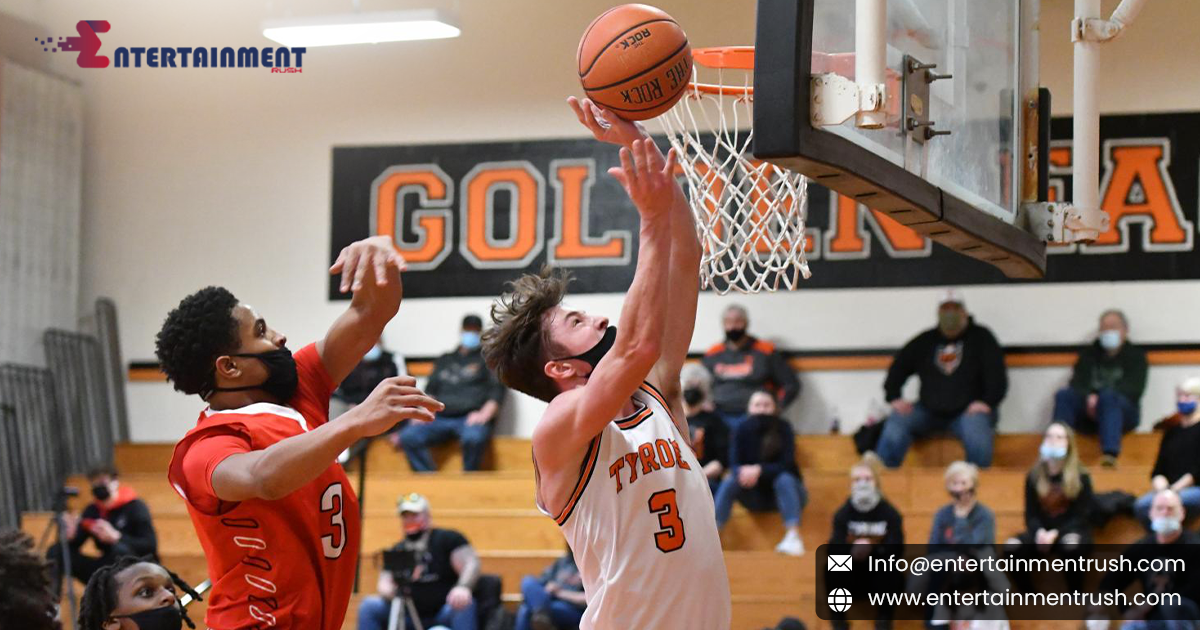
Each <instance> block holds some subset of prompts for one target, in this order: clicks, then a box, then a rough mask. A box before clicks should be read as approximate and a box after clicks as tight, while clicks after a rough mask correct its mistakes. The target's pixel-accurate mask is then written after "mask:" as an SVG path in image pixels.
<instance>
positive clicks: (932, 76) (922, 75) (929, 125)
mask: <svg viewBox="0 0 1200 630" xmlns="http://www.w3.org/2000/svg"><path fill="white" fill-rule="evenodd" d="M934 68H937V64H936V63H921V61H920V60H918V59H916V58H915V57H912V56H910V55H904V66H903V69H904V81H903V83H902V85H903V86H904V94H903V101H904V130H905V131H906V132H908V137H909V138H912V140H913V142H916V143H918V144H925V142H926V141H928V140H931V139H933V138H935V137H937V136H948V135H950V131H948V130H944V129H935V128H934V125H936V124H937V123H936V122H934V121H932V120H930V119H929V86H930V84H932V83H933V82H934V81H940V80H942V79H949V78H951V77H952V76H954V75H950V74H938V73H936V72H934V71H933V70H934Z"/></svg>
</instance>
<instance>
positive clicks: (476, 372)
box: [400, 315, 504, 472]
mask: <svg viewBox="0 0 1200 630" xmlns="http://www.w3.org/2000/svg"><path fill="white" fill-rule="evenodd" d="M482 331H483V320H481V319H480V318H479V316H478V315H467V316H466V317H464V318H463V321H462V332H461V334H460V336H459V344H458V348H456V349H455V350H454V351H452V352H448V353H446V354H443V355H442V356H440V357H438V359H437V361H436V362H435V363H434V364H433V373H432V374H430V375H429V382H427V383H426V384H425V393H427V394H429V395H430V396H433V397H434V398H436V399H438V400H439V401H441V402H442V403H443V404H445V405H446V408H445V409H443V410H442V411H441V412H440V413H438V414H437V417H436V418H434V419H433V422H430V423H411V424H409V426H407V427H405V428H404V429H402V430H401V431H400V442H401V445H402V446H403V448H404V453H405V455H407V456H408V465H409V466H411V467H412V469H413V470H415V471H417V472H430V471H433V470H436V465H435V464H434V462H433V456H432V455H431V454H430V453H429V447H430V446H434V445H437V444H441V443H443V442H448V441H450V440H453V439H454V438H456V437H457V438H458V439H459V441H461V442H462V452H463V470H479V465H480V463H481V462H482V461H483V452H484V450H485V449H486V448H487V445H488V441H489V440H491V437H492V426H493V420H495V418H496V412H498V411H499V410H500V402H501V401H502V400H503V399H504V386H503V385H501V384H500V381H499V380H497V379H496V375H495V374H493V373H492V371H491V370H489V369H488V368H487V365H486V364H484V362H483V354H482V353H481V352H480V350H479V339H480V337H479V335H480V333H481V332H482Z"/></svg>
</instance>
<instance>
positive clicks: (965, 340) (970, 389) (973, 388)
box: [883, 320, 1008, 422]
mask: <svg viewBox="0 0 1200 630" xmlns="http://www.w3.org/2000/svg"><path fill="white" fill-rule="evenodd" d="M913 374H916V375H917V376H918V377H919V378H920V379H921V395H920V403H921V406H922V407H925V408H926V409H928V410H929V412H930V413H932V414H934V415H936V416H941V417H953V416H957V415H959V414H961V413H962V412H963V411H965V410H966V408H967V406H968V405H970V404H971V403H972V402H973V401H976V400H982V401H983V402H985V403H987V404H988V405H989V406H990V407H991V408H992V410H993V412H994V411H995V410H996V408H997V407H999V406H1000V401H1002V400H1004V395H1005V393H1007V391H1008V375H1007V373H1006V372H1005V368H1004V352H1003V350H1001V349H1000V344H999V343H998V342H997V341H996V337H995V336H993V335H992V332H991V331H990V330H988V329H987V328H984V327H983V326H980V325H978V324H976V323H975V321H974V320H971V321H970V322H969V323H968V324H967V329H966V330H964V331H963V333H962V334H961V335H959V336H958V338H957V339H953V340H951V339H947V338H946V337H945V336H943V335H942V333H941V331H940V330H938V329H937V328H933V329H931V330H926V331H925V332H923V333H921V334H919V335H917V336H916V337H914V338H913V339H912V341H909V342H908V343H907V344H905V346H904V347H903V348H901V349H900V352H898V353H897V354H896V357H895V358H894V359H893V360H892V365H891V367H889V368H888V373H887V379H886V380H885V381H884V383H883V391H884V395H885V396H886V398H887V401H888V402H892V401H893V400H896V399H897V398H900V389H901V388H902V387H904V382H905V381H907V380H908V377H910V376H912V375H913ZM992 421H993V422H995V414H994V413H993V416H992Z"/></svg>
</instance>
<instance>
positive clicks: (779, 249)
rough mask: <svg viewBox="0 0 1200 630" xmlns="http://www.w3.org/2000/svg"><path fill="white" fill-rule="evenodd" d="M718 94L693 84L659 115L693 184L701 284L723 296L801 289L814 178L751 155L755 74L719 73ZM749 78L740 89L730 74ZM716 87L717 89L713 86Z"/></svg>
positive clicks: (805, 274)
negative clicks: (810, 185)
mask: <svg viewBox="0 0 1200 630" xmlns="http://www.w3.org/2000/svg"><path fill="white" fill-rule="evenodd" d="M716 73H717V82H716V84H715V85H717V86H723V87H724V88H727V89H722V90H720V91H719V92H717V93H710V92H709V91H705V90H701V89H698V88H696V87H694V85H695V83H696V76H695V70H693V86H691V87H689V88H688V91H687V94H686V95H685V96H684V97H683V98H682V99H680V100H679V103H677V104H676V105H675V107H673V108H672V109H671V110H670V111H668V112H667V113H666V114H663V115H662V116H660V117H659V119H658V120H659V121H660V123H661V124H662V126H663V129H664V130H665V131H666V132H667V136H668V137H669V139H670V141H671V146H672V147H674V148H675V151H676V153H678V154H679V164H680V165H681V166H682V168H683V172H684V175H685V176H686V178H687V182H688V195H689V198H690V199H691V204H692V211H693V212H694V213H695V216H696V225H697V229H698V231H699V235H700V244H701V247H702V249H703V257H702V259H701V262H700V278H701V286H702V287H704V288H712V289H713V290H714V291H716V292H717V293H719V294H722V295H724V294H726V293H729V292H730V291H739V292H742V293H758V292H760V291H777V290H779V289H780V288H786V289H788V290H792V289H795V288H796V287H797V285H798V284H799V280H800V277H801V276H803V277H804V278H808V277H809V276H810V275H811V272H810V271H809V269H808V260H807V259H806V258H805V246H806V237H805V225H804V223H805V217H806V215H807V208H808V180H807V179H806V178H805V177H804V176H802V175H800V174H799V173H795V172H792V171H789V170H787V169H784V168H780V167H777V166H775V165H773V164H771V163H769V162H763V161H760V160H756V159H754V156H752V155H751V154H750V143H751V140H752V138H753V130H751V129H749V125H750V123H751V121H752V120H753V117H752V113H753V106H754V98H753V95H752V91H751V89H750V87H751V80H750V73H749V72H742V71H736V70H718V71H716ZM730 74H737V75H744V76H742V77H740V78H741V81H740V82H739V83H737V84H733V85H731V84H729V83H725V82H724V80H725V78H726V77H725V76H722V75H730ZM710 89H711V88H710Z"/></svg>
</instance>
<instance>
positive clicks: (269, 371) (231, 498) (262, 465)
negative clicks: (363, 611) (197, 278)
mask: <svg viewBox="0 0 1200 630" xmlns="http://www.w3.org/2000/svg"><path fill="white" fill-rule="evenodd" d="M403 268H404V261H403V259H402V258H401V257H400V256H399V254H397V253H396V251H395V249H394V247H393V246H392V242H391V241H390V240H389V239H388V238H387V237H374V238H369V239H366V240H363V241H359V242H357V243H354V244H352V245H350V246H349V247H347V248H346V249H344V250H342V252H341V255H340V256H339V257H338V260H337V262H336V263H335V264H334V265H333V267H332V268H331V269H330V272H331V273H335V274H336V273H341V274H342V283H341V289H342V291H343V292H345V291H347V290H351V291H353V299H352V300H351V302H350V307H349V308H348V309H347V310H346V312H345V313H343V314H342V315H341V316H340V317H338V318H337V320H335V321H334V323H333V325H332V326H331V327H330V328H329V331H328V332H327V333H326V335H325V337H324V338H323V339H321V340H319V341H317V342H316V343H311V344H309V345H307V346H304V347H303V348H301V349H300V350H298V351H297V352H296V354H295V355H294V356H293V355H292V353H291V351H290V350H288V348H287V345H286V344H287V338H286V337H284V336H283V335H282V334H280V333H278V332H277V331H275V330H274V329H272V328H270V327H269V326H268V325H267V323H266V320H264V319H263V317H262V316H261V315H260V314H259V313H258V312H257V311H255V310H254V308H253V307H251V306H249V305H247V304H245V303H243V302H239V301H238V300H237V298H235V297H234V296H233V295H232V294H231V293H230V292H229V291H227V290H225V289H223V288H219V287H208V288H205V289H201V290H200V291H197V292H196V293H194V294H192V295H190V296H188V297H186V298H184V299H183V301H182V302H180V304H179V306H178V308H176V309H175V310H173V311H171V313H170V314H168V315H167V319H166V321H165V322H164V324H163V327H162V330H161V331H160V332H159V334H158V338H157V354H158V358H159V360H160V361H161V362H162V366H163V371H164V372H165V373H166V374H167V377H168V378H169V379H170V380H171V382H172V383H173V384H174V386H175V389H177V390H179V391H182V392H184V393H186V394H196V395H199V396H200V397H201V398H202V399H203V400H204V401H206V402H207V403H208V407H207V408H206V409H205V410H204V411H202V412H201V413H200V418H199V421H198V422H197V424H196V427H195V428H193V429H192V430H191V431H189V432H188V434H187V435H186V436H185V437H184V438H183V439H182V440H181V441H180V442H179V444H177V445H176V447H175V453H174V456H173V458H172V460H171V465H170V469H169V472H168V478H169V479H170V481H171V484H172V486H173V487H174V488H175V490H176V491H177V492H178V493H179V495H180V496H182V497H183V498H184V500H185V501H186V502H187V508H188V513H189V514H190V516H191V519H192V524H193V525H194V526H195V528H196V534H197V536H198V537H199V538H200V543H201V545H202V546H203V548H204V554H205V557H206V558H207V560H208V574H209V577H210V579H212V581H213V588H212V592H211V594H210V597H209V607H208V612H207V617H206V619H205V621H206V623H207V626H208V627H209V628H211V629H213V630H251V629H254V630H260V629H266V628H294V629H297V630H299V629H303V630H309V629H312V630H340V629H341V627H342V621H343V619H344V617H345V614H346V607H347V606H348V604H349V601H350V594H351V590H352V588H353V584H354V569H355V565H356V564H357V561H358V551H359V544H360V537H361V532H360V523H359V516H358V499H357V497H356V496H355V494H354V491H353V489H352V488H351V485H350V482H349V479H347V477H346V474H345V472H344V471H343V470H342V468H341V466H339V465H338V464H337V463H336V461H335V460H336V458H337V456H338V454H339V453H341V452H342V451H343V450H345V449H346V448H348V447H349V446H350V445H351V444H353V443H354V442H356V441H358V440H359V439H361V438H365V437H370V436H375V435H379V434H381V433H383V432H385V431H387V430H388V429H391V428H392V427H393V426H395V424H396V423H398V422H400V421H402V420H406V419H412V420H417V421H431V420H433V414H434V413H435V412H437V411H440V410H441V404H440V403H438V402H437V401H435V400H433V399H432V398H430V397H428V396H426V395H425V394H424V393H423V392H421V391H420V390H418V389H417V388H416V387H414V385H415V381H414V380H413V379H412V378H410V377H405V376H398V377H393V378H389V379H386V380H384V381H383V382H382V383H380V384H379V386H378V387H376V388H375V390H374V391H373V392H372V393H371V395H370V396H369V397H368V398H367V400H366V401H364V402H363V404H361V405H358V406H357V407H355V408H354V409H352V410H351V411H349V412H347V413H346V414H344V415H343V416H341V417H340V418H338V419H337V420H336V421H335V422H329V397H330V395H331V393H332V392H333V390H334V389H335V388H336V387H337V384H338V383H339V382H341V380H342V379H343V378H345V377H346V375H347V374H349V373H350V371H351V370H352V369H353V368H354V366H355V365H356V364H357V363H358V362H359V360H361V359H362V357H363V355H364V354H365V353H366V352H367V350H369V349H370V348H371V346H372V345H373V344H374V343H375V341H376V340H377V339H379V335H380V333H381V332H382V331H383V327H384V325H385V324H387V322H388V321H389V320H391V319H392V317H394V316H395V315H396V312H397V310H398V309H399V307H400V300H401V297H402V293H403V291H402V287H401V282H400V272H401V271H402V270H403Z"/></svg>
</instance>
